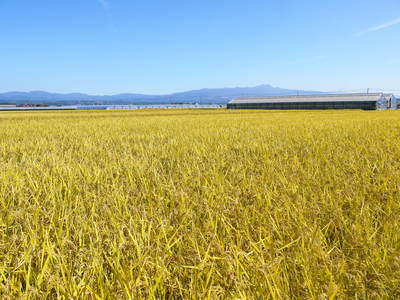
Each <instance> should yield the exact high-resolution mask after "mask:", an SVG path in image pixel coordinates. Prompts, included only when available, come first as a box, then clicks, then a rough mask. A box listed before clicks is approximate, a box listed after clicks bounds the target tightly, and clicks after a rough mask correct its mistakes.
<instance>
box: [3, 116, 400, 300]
mask: <svg viewBox="0 0 400 300" xmlns="http://www.w3.org/2000/svg"><path fill="white" fill-rule="evenodd" d="M399 141H400V112H392V111H387V112H361V111H360V112H351V111H336V112H317V111H316V112H304V111H303V112H300V111H298V112H268V111H246V112H244V111H225V110H216V111H211V110H210V111H208V110H199V111H196V110H171V111H170V110H168V111H167V110H151V111H139V112H134V111H127V112H29V113H16V112H13V113H1V114H0V170H1V173H0V205H1V206H0V296H1V298H3V299H14V298H18V297H28V298H31V299H43V298H46V297H47V298H64V299H71V298H74V299H107V298H108V299H139V298H150V299H151V298H153V299H154V298H170V299H180V298H183V299H188V298H193V299H204V298H241V299H254V298H265V299H293V298H299V299H334V298H357V299H367V298H370V299H376V298H386V299H395V298H399V297H400V288H399V286H400V230H399V226H400V143H399Z"/></svg>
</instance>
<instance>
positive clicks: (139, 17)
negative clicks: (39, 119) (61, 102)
mask: <svg viewBox="0 0 400 300" xmlns="http://www.w3.org/2000/svg"><path fill="white" fill-rule="evenodd" d="M263 83H268V84H272V85H274V86H279V87H285V88H296V89H312V90H323V91H336V90H356V89H360V88H367V87H370V88H382V89H397V90H400V1H399V0H380V1H378V0H376V1H372V0H335V1H321V0H302V1H299V0H286V1H285V0H282V1H277V0H248V1H245V0H202V1H199V0H141V1H139V0H57V1H56V0H0V92H6V91H11V90H19V91H29V90H47V91H50V92H85V93H92V94H114V93H121V92H138V93H151V94H161V93H170V92H175V91H184V90H190V89H198V88H203V87H209V88H212V87H234V86H254V85H258V84H263Z"/></svg>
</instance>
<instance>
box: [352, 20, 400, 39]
mask: <svg viewBox="0 0 400 300" xmlns="http://www.w3.org/2000/svg"><path fill="white" fill-rule="evenodd" d="M398 24H400V18H398V19H395V20H392V21H390V22H386V23H383V24H380V25H377V26H374V27H370V28H367V29H365V30H363V31H361V32H359V33H358V34H357V35H363V34H366V33H368V32H374V31H379V30H382V29H386V28H389V27H392V26H395V25H398Z"/></svg>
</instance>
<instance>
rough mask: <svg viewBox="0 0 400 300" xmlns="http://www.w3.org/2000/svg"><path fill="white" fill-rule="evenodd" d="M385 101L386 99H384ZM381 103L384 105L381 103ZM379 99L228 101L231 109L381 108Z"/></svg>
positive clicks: (228, 106)
mask: <svg viewBox="0 0 400 300" xmlns="http://www.w3.org/2000/svg"><path fill="white" fill-rule="evenodd" d="M383 102H384V101H383ZM380 105H384V104H383V103H381V104H380ZM380 105H378V103H377V101H354V102H352V101H343V102H339V101H335V102H276V103H269V102H267V103H228V105H227V108H229V109H364V110H376V109H380Z"/></svg>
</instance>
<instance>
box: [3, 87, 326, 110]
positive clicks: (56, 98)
mask: <svg viewBox="0 0 400 300" xmlns="http://www.w3.org/2000/svg"><path fill="white" fill-rule="evenodd" d="M320 93H321V92H317V91H302V90H300V91H299V90H292V89H284V88H279V87H273V86H271V85H268V84H263V85H259V86H255V87H235V88H214V89H200V90H193V91H187V92H181V93H174V94H169V95H144V94H117V95H109V96H106V95H105V96H100V95H87V94H82V93H71V94H58V93H49V92H44V91H32V92H8V93H3V94H0V103H16V104H39V103H42V104H51V105H68V104H71V105H73V104H149V103H153V104H164V103H192V102H197V103H202V104H211V103H215V104H225V103H227V102H228V101H230V100H231V99H233V98H238V97H262V96H279V95H297V94H303V95H305V94H308V95H311V94H320Z"/></svg>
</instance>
